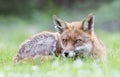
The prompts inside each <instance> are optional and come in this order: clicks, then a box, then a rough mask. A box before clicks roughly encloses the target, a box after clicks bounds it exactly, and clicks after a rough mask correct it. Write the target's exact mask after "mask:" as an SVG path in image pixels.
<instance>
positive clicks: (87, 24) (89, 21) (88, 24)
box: [82, 13, 94, 31]
mask: <svg viewBox="0 0 120 77" xmlns="http://www.w3.org/2000/svg"><path fill="white" fill-rule="evenodd" d="M82 29H83V30H84V31H91V30H94V16H93V14H92V13H91V14H89V15H88V16H87V17H86V18H85V19H84V20H83V22H82Z"/></svg>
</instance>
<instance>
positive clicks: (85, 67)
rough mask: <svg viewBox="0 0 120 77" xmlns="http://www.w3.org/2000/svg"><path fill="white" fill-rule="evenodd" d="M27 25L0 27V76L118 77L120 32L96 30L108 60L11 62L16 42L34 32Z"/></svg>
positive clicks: (119, 69) (19, 42)
mask: <svg viewBox="0 0 120 77" xmlns="http://www.w3.org/2000/svg"><path fill="white" fill-rule="evenodd" d="M34 29H35V30H31V29H30V28H29V26H28V27H25V26H21V27H1V29H0V77H119V76H120V48H119V47H120V42H119V39H120V33H114V34H112V33H107V32H103V31H98V32H97V34H98V36H99V38H101V39H102V40H103V41H104V43H105V44H106V46H107V61H106V62H95V61H93V60H90V59H87V60H85V61H81V60H77V61H71V60H59V59H55V60H54V61H47V62H44V63H42V62H37V61H34V62H30V61H26V62H23V63H22V64H14V63H13V57H14V55H15V53H16V50H17V49H18V46H19V45H20V44H21V43H22V42H23V41H24V40H25V39H27V38H28V37H30V36H31V35H33V34H35V33H37V32H38V31H41V30H40V29H39V30H38V29H37V28H36V27H35V28H34Z"/></svg>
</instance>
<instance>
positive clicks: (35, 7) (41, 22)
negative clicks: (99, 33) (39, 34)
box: [0, 0, 120, 32]
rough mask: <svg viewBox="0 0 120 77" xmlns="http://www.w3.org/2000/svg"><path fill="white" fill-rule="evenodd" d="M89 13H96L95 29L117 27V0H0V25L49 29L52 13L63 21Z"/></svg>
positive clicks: (119, 9)
mask: <svg viewBox="0 0 120 77" xmlns="http://www.w3.org/2000/svg"><path fill="white" fill-rule="evenodd" d="M89 13H93V14H94V15H95V27H96V28H97V29H102V30H104V31H109V32H111V31H112V32H113V31H114V32H116V31H119V30H120V0H89V1H88V0H0V27H1V26H7V27H8V28H9V27H11V26H14V27H18V26H29V27H34V28H36V27H38V28H37V29H40V30H43V29H44V30H47V29H51V30H52V29H53V23H52V15H54V14H56V15H58V16H60V17H61V18H63V19H64V20H66V21H75V20H80V19H82V18H84V17H85V16H86V15H87V14H89ZM7 27H6V28H7Z"/></svg>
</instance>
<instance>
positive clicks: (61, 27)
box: [53, 15, 67, 33]
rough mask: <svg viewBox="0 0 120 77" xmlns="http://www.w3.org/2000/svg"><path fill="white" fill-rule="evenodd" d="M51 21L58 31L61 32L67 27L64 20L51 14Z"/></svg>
mask: <svg viewBox="0 0 120 77" xmlns="http://www.w3.org/2000/svg"><path fill="white" fill-rule="evenodd" d="M53 23H54V25H55V28H56V29H57V31H58V32H60V33H62V32H63V30H64V29H65V28H66V27H67V26H66V22H65V21H63V20H62V19H60V18H59V17H58V16H56V15H53Z"/></svg>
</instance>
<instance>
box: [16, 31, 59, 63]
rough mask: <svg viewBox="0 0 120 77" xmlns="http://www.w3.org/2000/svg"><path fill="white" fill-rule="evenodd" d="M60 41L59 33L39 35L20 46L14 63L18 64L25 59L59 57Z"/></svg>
mask: <svg viewBox="0 0 120 77" xmlns="http://www.w3.org/2000/svg"><path fill="white" fill-rule="evenodd" d="M58 40H59V33H52V32H41V33H38V34H36V35H34V36H32V37H31V38H29V39H28V40H26V41H25V42H23V43H22V44H21V45H20V47H19V49H18V51H17V54H16V56H15V57H14V62H15V63H17V62H19V61H21V60H24V59H25V58H30V59H33V58H34V57H36V56H37V57H38V56H39V58H41V57H42V58H43V56H50V55H53V54H55V55H58V54H60V53H61V51H60V50H61V49H60V47H59V45H60V44H59V41H58Z"/></svg>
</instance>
